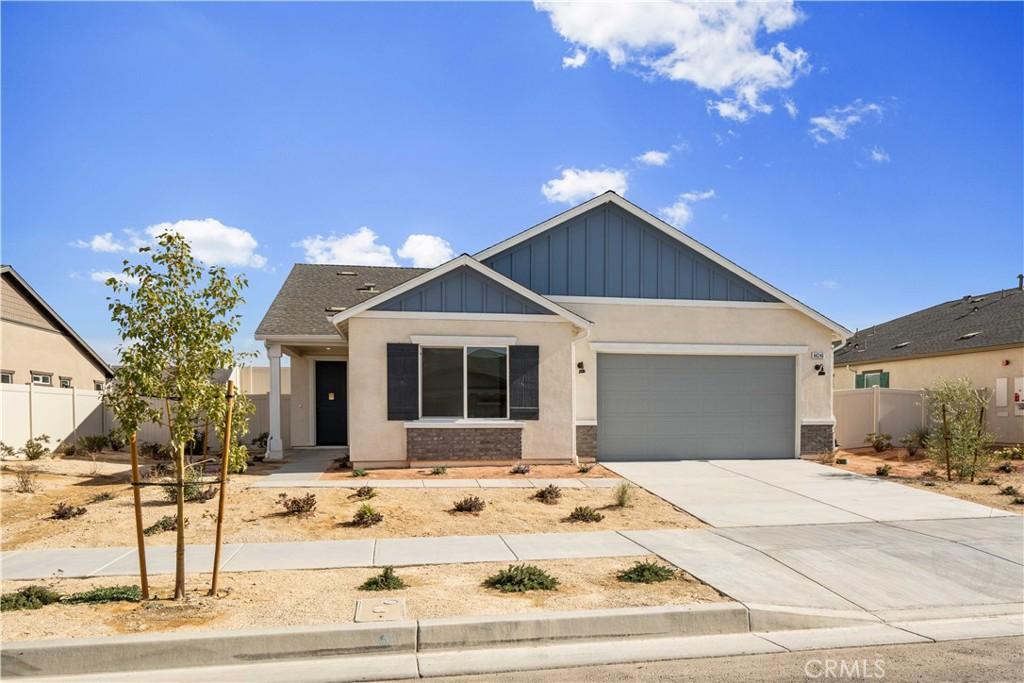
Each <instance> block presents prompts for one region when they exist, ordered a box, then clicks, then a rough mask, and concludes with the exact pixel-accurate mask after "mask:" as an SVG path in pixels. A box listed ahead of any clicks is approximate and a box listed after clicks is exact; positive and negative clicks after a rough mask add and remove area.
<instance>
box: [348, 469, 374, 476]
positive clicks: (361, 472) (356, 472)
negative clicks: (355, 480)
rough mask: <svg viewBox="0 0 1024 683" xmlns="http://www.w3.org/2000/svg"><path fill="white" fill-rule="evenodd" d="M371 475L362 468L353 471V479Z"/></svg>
mask: <svg viewBox="0 0 1024 683" xmlns="http://www.w3.org/2000/svg"><path fill="white" fill-rule="evenodd" d="M369 474H370V473H369V472H367V471H366V470H364V469H362V468H361V467H357V468H356V469H354V470H352V476H353V477H366V476H369Z"/></svg>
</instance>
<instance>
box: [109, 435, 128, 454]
mask: <svg viewBox="0 0 1024 683" xmlns="http://www.w3.org/2000/svg"><path fill="white" fill-rule="evenodd" d="M107 445H109V446H110V450H112V451H122V450H124V447H125V446H127V445H128V443H127V442H126V441H125V440H124V439H123V438H122V437H121V435H120V434H118V433H117V432H110V433H109V434H107Z"/></svg>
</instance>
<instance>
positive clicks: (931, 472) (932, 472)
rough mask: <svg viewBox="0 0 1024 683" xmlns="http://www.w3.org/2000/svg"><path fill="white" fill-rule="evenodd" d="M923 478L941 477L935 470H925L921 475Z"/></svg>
mask: <svg viewBox="0 0 1024 683" xmlns="http://www.w3.org/2000/svg"><path fill="white" fill-rule="evenodd" d="M921 476H922V477H937V476H939V473H938V472H937V471H935V470H925V471H924V472H922V473H921Z"/></svg>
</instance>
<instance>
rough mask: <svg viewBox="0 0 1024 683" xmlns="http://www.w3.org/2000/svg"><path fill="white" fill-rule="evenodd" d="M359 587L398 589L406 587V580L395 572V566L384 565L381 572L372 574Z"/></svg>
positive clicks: (377, 589) (367, 588) (384, 589)
mask: <svg viewBox="0 0 1024 683" xmlns="http://www.w3.org/2000/svg"><path fill="white" fill-rule="evenodd" d="M359 588H360V590H364V591H396V590H400V589H402V588H405V581H403V580H402V577H400V576H399V575H398V574H396V573H395V568H394V567H384V569H383V570H382V571H381V573H380V574H377V575H376V576H371V577H370V578H368V579H367V580H366V581H364V582H363V584H362V585H361V586H359Z"/></svg>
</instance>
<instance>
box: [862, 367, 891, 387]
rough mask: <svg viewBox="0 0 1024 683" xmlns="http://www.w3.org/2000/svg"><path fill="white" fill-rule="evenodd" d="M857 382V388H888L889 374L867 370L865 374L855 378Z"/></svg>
mask: <svg viewBox="0 0 1024 683" xmlns="http://www.w3.org/2000/svg"><path fill="white" fill-rule="evenodd" d="M857 380H858V381H857V388H864V389H870V388H871V387H879V388H881V389H888V388H889V373H888V372H883V371H882V370H867V371H865V372H862V373H860V376H859V377H858V378H857Z"/></svg>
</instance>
